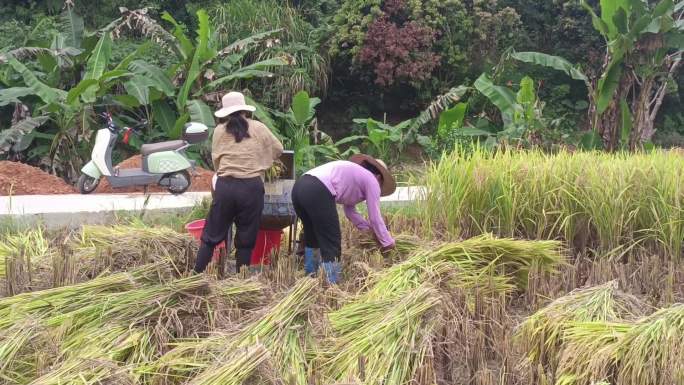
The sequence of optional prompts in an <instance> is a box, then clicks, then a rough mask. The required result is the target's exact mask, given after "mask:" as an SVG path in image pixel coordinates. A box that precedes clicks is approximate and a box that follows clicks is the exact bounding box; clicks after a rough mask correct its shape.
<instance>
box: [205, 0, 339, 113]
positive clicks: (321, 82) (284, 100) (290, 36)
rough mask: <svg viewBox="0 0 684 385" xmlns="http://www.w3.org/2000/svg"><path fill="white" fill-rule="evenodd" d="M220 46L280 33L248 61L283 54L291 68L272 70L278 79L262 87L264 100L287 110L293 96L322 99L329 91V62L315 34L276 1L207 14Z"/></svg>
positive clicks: (253, 1)
mask: <svg viewBox="0 0 684 385" xmlns="http://www.w3.org/2000/svg"><path fill="white" fill-rule="evenodd" d="M210 14H211V16H212V20H213V23H214V25H216V28H217V31H216V32H217V35H216V36H217V38H218V41H219V45H220V46H225V45H228V44H229V43H232V42H233V41H235V40H237V39H243V38H246V37H248V36H250V35H252V34H255V33H259V32H266V31H271V30H276V29H280V30H281V31H280V32H279V33H278V34H276V35H275V38H277V39H278V41H277V42H274V44H273V46H271V47H270V49H268V50H260V51H259V52H256V53H255V54H256V57H252V58H251V59H255V60H263V59H266V58H268V57H271V56H272V55H273V53H282V54H286V55H287V56H289V57H290V58H291V60H292V61H293V65H292V66H284V67H279V68H275V69H273V71H274V73H275V74H276V75H278V76H277V77H276V78H275V79H269V80H268V83H263V84H261V85H260V87H253V89H254V90H256V89H260V88H261V92H263V94H264V95H263V96H265V97H267V98H268V99H272V100H270V101H271V102H273V103H277V104H278V105H279V106H280V107H282V108H285V107H286V106H289V104H290V102H291V99H292V96H293V95H294V94H296V93H297V92H299V91H301V90H306V91H308V92H309V93H310V94H313V95H316V96H324V94H325V93H326V91H327V88H328V73H329V70H330V68H329V60H328V58H327V56H324V55H322V54H321V53H320V50H319V49H318V46H319V43H318V41H317V34H316V31H315V29H314V27H313V26H312V25H311V24H309V23H308V22H307V21H306V20H305V18H304V16H303V15H301V14H300V13H299V12H298V11H297V9H296V8H294V7H292V6H290V5H289V4H288V2H286V1H279V0H232V1H227V2H223V3H222V4H220V5H217V6H216V7H214V8H213V9H211V10H210Z"/></svg>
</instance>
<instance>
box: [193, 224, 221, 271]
mask: <svg viewBox="0 0 684 385" xmlns="http://www.w3.org/2000/svg"><path fill="white" fill-rule="evenodd" d="M205 223H206V221H205V220H204V219H198V220H196V221H192V222H190V223H188V224H187V225H185V229H186V230H187V231H188V232H189V233H190V235H192V236H193V238H195V239H197V240H198V241H200V238H202V231H203V230H204V224H205ZM225 248H226V243H225V242H221V243H219V244H218V245H217V246H216V247H215V248H214V258H213V259H214V262H217V261H218V259H219V256H220V254H221V249H225Z"/></svg>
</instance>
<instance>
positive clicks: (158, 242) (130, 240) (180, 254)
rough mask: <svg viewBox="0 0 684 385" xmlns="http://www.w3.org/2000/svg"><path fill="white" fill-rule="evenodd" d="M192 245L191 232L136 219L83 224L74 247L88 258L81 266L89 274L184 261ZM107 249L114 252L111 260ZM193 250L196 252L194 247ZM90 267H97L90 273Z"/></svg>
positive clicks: (79, 255) (84, 257)
mask: <svg viewBox="0 0 684 385" xmlns="http://www.w3.org/2000/svg"><path fill="white" fill-rule="evenodd" d="M192 245H194V243H193V241H192V237H191V236H190V235H189V234H184V233H178V232H176V231H174V230H173V229H170V228H168V227H158V226H155V227H151V226H147V225H146V224H144V223H142V222H141V221H133V222H131V223H130V224H125V225H114V226H89V225H87V226H83V227H82V229H81V234H80V238H79V239H77V240H76V241H75V242H74V245H73V248H74V251H75V253H76V255H77V256H78V257H79V259H85V260H86V261H87V262H85V263H82V266H81V269H84V270H86V274H93V273H99V271H101V270H103V269H104V268H110V269H113V270H125V269H126V268H129V267H130V266H137V265H141V264H145V263H150V262H155V261H159V260H164V261H172V262H175V263H182V262H184V259H185V257H186V255H188V247H192ZM104 252H107V253H110V254H111V260H110V261H103V260H101V258H102V256H101V254H102V253H104ZM190 254H194V253H193V252H192V250H191V252H190ZM93 261H94V262H97V263H93ZM103 264H104V265H105V266H103ZM88 268H90V269H91V270H93V271H91V272H89V273H88Z"/></svg>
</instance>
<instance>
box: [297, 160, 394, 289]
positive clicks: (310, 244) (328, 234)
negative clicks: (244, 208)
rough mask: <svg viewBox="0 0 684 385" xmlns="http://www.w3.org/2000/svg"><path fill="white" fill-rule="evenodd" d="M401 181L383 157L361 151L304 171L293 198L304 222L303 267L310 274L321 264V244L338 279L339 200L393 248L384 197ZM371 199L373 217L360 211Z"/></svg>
mask: <svg viewBox="0 0 684 385" xmlns="http://www.w3.org/2000/svg"><path fill="white" fill-rule="evenodd" d="M395 190H396V182H395V181H394V178H393V177H392V174H390V172H389V170H388V169H387V166H386V165H385V163H384V162H382V161H381V160H377V159H373V158H372V157H370V156H367V155H363V154H359V155H354V156H352V157H351V158H350V159H349V161H346V160H338V161H334V162H330V163H326V164H324V165H322V166H319V167H316V168H314V169H312V170H310V171H309V172H307V173H305V174H304V175H303V176H302V177H301V178H299V179H298V180H297V182H296V183H295V185H294V187H293V189H292V203H293V205H294V208H295V211H296V212H297V216H298V217H299V218H300V219H301V220H302V223H303V224H304V234H305V237H304V238H305V239H304V242H305V246H306V248H305V251H304V269H305V271H306V273H307V274H315V272H316V271H317V270H318V263H317V260H316V256H315V255H314V254H317V253H318V251H319V250H320V258H321V259H322V260H323V270H324V271H325V273H326V277H327V279H328V281H329V282H330V283H337V281H338V279H339V274H340V264H339V262H340V256H341V255H342V233H341V231H340V221H339V218H338V215H337V206H336V204H341V205H343V206H344V213H345V215H346V216H347V218H349V220H350V221H351V222H352V223H353V224H354V225H355V226H356V228H358V229H359V230H362V231H372V232H373V233H374V234H375V238H376V239H377V241H378V243H379V244H380V247H381V251H382V252H385V251H388V250H390V249H392V248H394V239H393V238H392V236H391V235H390V233H389V231H387V227H386V226H385V222H384V221H383V219H382V215H381V214H380V197H381V196H387V195H391V194H392V193H393V192H394V191H395ZM363 201H366V206H367V208H368V218H369V220H368V221H366V219H365V218H363V217H362V216H361V214H359V213H358V212H357V211H356V205H357V204H359V203H361V202H363Z"/></svg>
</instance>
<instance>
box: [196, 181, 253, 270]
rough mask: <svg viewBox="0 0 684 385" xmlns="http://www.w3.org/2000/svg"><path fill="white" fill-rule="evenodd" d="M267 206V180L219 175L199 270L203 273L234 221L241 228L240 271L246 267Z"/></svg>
mask: <svg viewBox="0 0 684 385" xmlns="http://www.w3.org/2000/svg"><path fill="white" fill-rule="evenodd" d="M263 209H264V183H263V181H262V180H261V178H259V177H256V178H249V179H238V178H232V177H220V178H218V181H216V190H215V192H214V199H213V200H212V202H211V208H210V209H209V215H208V216H207V221H206V224H205V225H204V231H203V232H202V238H201V239H202V245H201V246H200V249H199V251H198V253H197V262H196V263H195V271H196V272H198V273H200V272H203V271H204V269H206V267H207V265H208V264H209V262H210V261H211V257H212V255H213V254H214V248H215V247H216V245H218V244H219V243H221V242H223V241H224V240H226V238H227V236H228V228H229V226H230V225H231V223H235V226H236V228H237V230H236V233H235V248H236V252H235V259H236V269H237V270H236V271H238V272H239V271H240V268H242V266H249V262H250V258H251V256H252V249H254V244H255V243H256V239H257V234H258V232H259V223H260V221H261V212H262V211H263Z"/></svg>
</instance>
